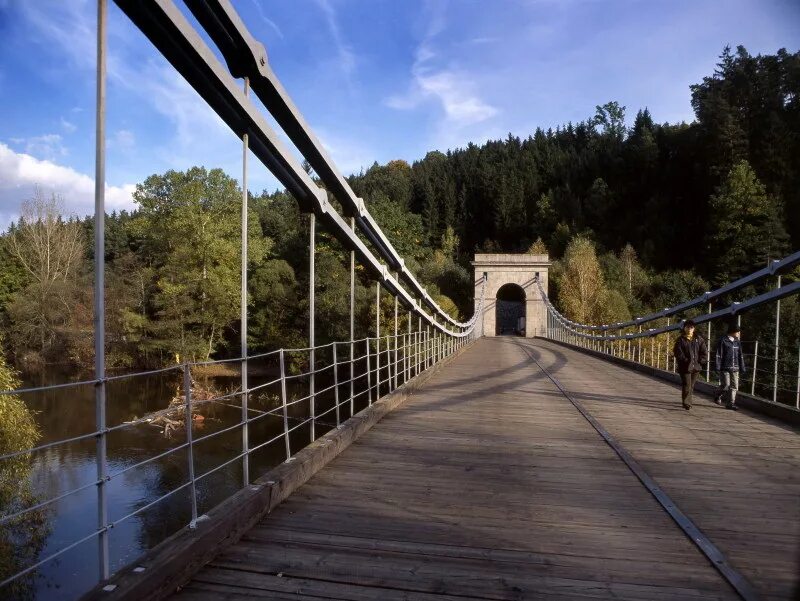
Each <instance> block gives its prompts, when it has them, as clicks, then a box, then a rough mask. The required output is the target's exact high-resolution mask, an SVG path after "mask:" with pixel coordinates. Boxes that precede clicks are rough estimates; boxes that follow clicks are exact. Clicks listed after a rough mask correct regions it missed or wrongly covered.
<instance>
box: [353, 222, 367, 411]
mask: <svg viewBox="0 0 800 601" xmlns="http://www.w3.org/2000/svg"><path fill="white" fill-rule="evenodd" d="M350 229H351V230H353V231H355V229H356V218H355V217H351V218H350ZM355 314H356V253H355V251H353V250H351V251H350V416H351V417H352V416H353V410H354V397H353V386H354V384H353V377H354V375H355V367H354V359H353V357H354V356H355V345H354V343H353V341H354V340H355V331H356V329H355ZM367 347H369V336H368V337H367ZM367 371H369V362H367Z"/></svg>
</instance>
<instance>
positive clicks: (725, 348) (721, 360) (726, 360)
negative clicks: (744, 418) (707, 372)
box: [714, 325, 747, 411]
mask: <svg viewBox="0 0 800 601" xmlns="http://www.w3.org/2000/svg"><path fill="white" fill-rule="evenodd" d="M741 337H742V329H741V328H740V327H739V326H735V325H731V327H729V328H728V333H727V334H726V335H724V336H722V337H720V339H719V341H718V342H717V351H716V357H715V359H716V369H717V373H719V389H718V391H717V394H716V395H715V399H714V400H716V401H717V402H719V400H720V399H721V397H723V396H725V406H726V407H727V408H728V409H731V410H733V411H736V410H737V407H736V392H737V391H738V390H739V376H740V375H742V376H744V374H745V373H746V371H747V369H746V368H745V364H744V355H743V354H742V341H741Z"/></svg>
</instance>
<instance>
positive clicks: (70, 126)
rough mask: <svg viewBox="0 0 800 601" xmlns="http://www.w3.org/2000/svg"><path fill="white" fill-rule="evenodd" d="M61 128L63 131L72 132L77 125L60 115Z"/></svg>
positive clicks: (75, 129)
mask: <svg viewBox="0 0 800 601" xmlns="http://www.w3.org/2000/svg"><path fill="white" fill-rule="evenodd" d="M61 129H63V130H64V132H65V133H68V134H73V133H75V131H77V129H78V126H77V125H75V124H74V123H72V122H70V121H67V120H66V119H64V117H61Z"/></svg>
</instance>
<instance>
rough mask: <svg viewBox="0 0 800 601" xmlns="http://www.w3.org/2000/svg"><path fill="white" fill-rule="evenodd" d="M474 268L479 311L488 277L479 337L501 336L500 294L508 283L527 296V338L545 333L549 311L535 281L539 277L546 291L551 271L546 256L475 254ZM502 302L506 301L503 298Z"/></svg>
mask: <svg viewBox="0 0 800 601" xmlns="http://www.w3.org/2000/svg"><path fill="white" fill-rule="evenodd" d="M472 265H473V267H474V268H475V280H474V281H475V310H476V311H477V310H478V303H479V302H480V298H481V286H482V285H483V276H484V274H485V275H486V291H485V293H484V302H483V314H482V315H481V316H480V317H479V319H478V324H477V328H478V335H481V336H496V335H497V334H498V323H497V314H498V306H497V300H498V293H499V292H500V290H501V288H503V287H504V286H506V285H507V284H514V285H516V286H517V287H518V288H521V289H522V291H523V293H524V303H525V312H524V317H525V324H524V336H526V337H527V338H533V337H534V336H544V335H545V334H546V330H547V309H546V308H545V305H544V302H543V301H542V299H541V295H540V294H539V289H538V287H537V286H536V279H537V278H538V280H539V281H540V282H541V283H542V286H543V287H544V289H545V291H546V292H547V291H548V288H547V284H548V277H547V275H548V269H549V268H550V260H549V257H548V256H547V255H527V254H476V255H475V260H474V261H473V262H472ZM507 290H508V289H507ZM500 300H504V299H503V298H502V296H501V297H500ZM501 312H502V309H501Z"/></svg>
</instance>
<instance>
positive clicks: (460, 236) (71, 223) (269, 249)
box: [0, 47, 800, 374]
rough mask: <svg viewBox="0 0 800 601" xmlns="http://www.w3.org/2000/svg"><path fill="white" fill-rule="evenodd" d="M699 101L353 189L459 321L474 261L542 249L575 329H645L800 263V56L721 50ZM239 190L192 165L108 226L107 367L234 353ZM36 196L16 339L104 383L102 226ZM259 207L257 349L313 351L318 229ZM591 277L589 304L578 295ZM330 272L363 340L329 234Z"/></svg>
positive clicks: (398, 169) (3, 276) (252, 281)
mask: <svg viewBox="0 0 800 601" xmlns="http://www.w3.org/2000/svg"><path fill="white" fill-rule="evenodd" d="M690 93H691V103H692V107H693V110H694V113H695V120H694V121H693V122H692V123H690V124H686V123H675V124H670V123H661V124H660V123H658V122H657V121H656V120H655V118H654V116H653V115H651V114H650V112H649V111H648V109H647V108H645V107H643V108H640V109H639V110H637V112H636V113H635V116H634V118H633V119H632V125H631V126H628V125H626V123H628V121H626V117H627V114H628V109H627V107H625V106H621V105H620V104H619V103H618V102H614V101H611V102H607V103H605V104H602V105H599V106H597V107H596V110H595V112H594V114H593V115H587V118H586V119H585V120H584V121H581V122H580V123H567V124H564V125H563V126H561V127H558V128H556V129H555V130H552V129H548V130H542V129H537V130H536V131H534V132H531V133H530V135H528V136H527V137H525V138H520V137H516V136H513V135H510V134H509V136H508V137H507V138H506V139H503V140H492V141H488V142H486V143H485V144H482V145H476V144H472V143H470V144H468V145H467V146H466V148H457V149H453V150H448V151H447V152H440V151H431V152H429V153H428V154H427V155H426V156H425V157H424V158H421V159H419V160H417V161H414V162H413V163H412V164H409V163H407V162H405V161H403V160H393V161H390V162H388V163H387V164H385V165H379V164H377V163H376V164H374V165H372V166H371V167H370V168H369V169H367V170H366V171H364V172H361V173H358V174H355V175H352V176H350V177H349V178H348V180H349V183H350V185H351V186H352V188H353V190H354V191H355V192H356V194H357V195H359V196H361V197H363V198H364V199H365V201H366V203H367V206H368V207H369V210H370V212H371V213H372V214H373V216H374V217H375V219H376V221H377V222H378V223H379V224H380V225H381V227H382V228H383V231H384V232H385V233H386V235H387V236H388V237H389V238H390V240H391V241H392V243H393V244H394V245H395V247H396V248H397V250H398V251H399V252H400V254H401V255H402V256H404V257H405V258H406V264H407V265H408V266H409V268H410V269H411V270H412V271H413V272H415V274H416V275H417V277H418V279H419V280H420V281H421V282H422V283H423V284H424V285H425V286H427V287H428V289H429V291H430V292H431V293H432V295H433V296H434V297H435V298H436V299H437V300H438V301H439V303H440V304H441V305H443V306H444V307H446V308H448V310H450V311H451V312H452V314H453V315H460V316H462V317H466V316H468V315H469V314H470V313H471V307H472V293H473V290H472V273H471V268H470V265H469V262H470V260H471V259H472V256H473V254H474V253H475V252H528V251H530V252H534V253H538V252H547V253H549V255H550V257H551V259H552V260H553V261H554V264H553V268H552V273H553V276H552V280H551V281H552V289H551V295H552V296H553V297H554V299H555V300H556V302H557V304H558V306H560V308H561V309H562V312H564V313H565V314H566V315H567V316H569V317H571V318H574V319H578V320H581V321H586V322H594V323H598V322H602V323H607V322H609V321H613V320H619V319H625V318H629V317H631V316H633V315H641V314H644V313H646V312H649V311H651V310H655V309H661V308H664V307H667V306H669V305H671V304H674V303H676V302H679V301H681V300H684V299H686V298H689V297H691V296H694V295H697V294H700V293H702V292H704V291H706V290H710V289H711V288H713V287H716V286H718V285H721V284H724V283H725V282H728V281H730V280H732V279H735V278H737V277H739V276H741V275H743V274H746V273H749V272H751V271H753V270H755V269H758V268H760V267H762V266H764V265H765V264H767V262H768V261H770V260H771V259H775V258H780V257H782V256H784V255H786V254H788V253H789V252H791V251H792V249H797V248H800V52H797V53H791V52H788V51H786V50H783V49H781V50H779V51H778V52H777V53H775V54H772V55H758V56H753V55H751V54H749V53H748V52H747V51H746V50H745V49H744V48H742V47H738V48H737V49H735V50H732V49H730V48H725V49H724V51H723V52H722V54H721V56H720V60H719V64H718V67H717V69H716V70H715V72H714V73H712V74H710V75H709V76H707V77H705V78H703V80H702V81H701V82H698V83H697V84H696V85H693V86H691V90H690ZM312 175H313V173H312ZM241 196H242V193H241V190H240V188H239V184H238V182H237V181H236V180H235V179H234V178H232V177H230V176H229V175H227V174H225V173H223V172H222V171H221V170H220V169H214V168H211V169H206V168H204V167H193V168H191V169H188V170H187V171H185V172H177V171H168V172H166V173H163V174H154V175H151V176H150V177H148V178H147V179H145V180H144V181H143V182H142V183H140V184H139V185H138V186H137V188H136V192H135V194H134V201H135V204H136V208H135V209H134V210H132V211H130V212H127V211H123V212H120V213H114V214H111V215H109V216H108V217H107V220H106V236H105V239H106V257H105V258H106V265H107V275H106V306H107V340H106V342H107V348H108V364H109V368H110V369H112V370H132V369H138V368H145V367H155V366H161V365H166V364H169V363H172V362H175V361H181V360H184V359H197V360H205V359H208V358H212V357H214V358H216V357H226V356H235V355H236V354H237V353H238V340H239V325H240V324H239V289H240V260H241V259H240V254H239V253H240V215H241V202H242V200H241ZM21 200H24V202H23V203H22V209H21V218H20V219H19V220H18V221H17V222H16V223H15V224H13V225H12V226H11V227H9V228H8V230H7V231H6V232H4V233H3V234H2V236H0V337H2V340H0V345H2V347H3V352H4V353H5V356H6V360H7V361H8V364H9V365H12V366H14V367H15V368H16V369H17V370H20V371H22V372H23V373H27V374H35V373H37V372H41V371H42V370H44V369H45V367H47V366H55V365H58V366H62V367H64V368H65V371H66V370H69V371H70V372H79V371H81V370H88V369H90V368H91V366H92V361H93V344H92V328H93V326H92V281H93V273H92V243H91V241H92V237H93V220H92V218H76V217H69V216H67V215H64V214H63V201H64V199H60V198H59V197H58V196H57V195H47V194H45V193H43V192H39V193H37V194H36V195H35V197H33V198H29V199H21ZM248 212H249V226H250V227H249V232H248V240H249V252H248V264H249V274H250V275H249V281H248V289H249V331H248V338H249V341H250V348H251V349H252V350H253V351H256V350H261V349H271V348H276V347H279V346H303V345H304V343H305V342H306V340H307V312H308V294H307V290H308V259H307V257H308V217H307V216H306V215H303V214H302V213H301V212H300V210H299V209H298V205H297V203H296V202H295V200H294V199H293V198H292V197H291V196H290V195H289V194H288V193H287V192H285V191H275V192H268V191H263V192H261V193H258V194H256V193H252V194H251V195H250V202H249V207H248ZM587 269H588V270H589V271H590V272H591V281H592V282H593V284H592V287H591V289H590V290H589V291H588V292H587V291H585V290H576V287H575V286H571V285H570V282H571V281H574V277H573V276H574V275H575V274H577V273H584V272H586V270H587ZM317 274H318V275H317V281H316V294H317V313H316V315H317V324H318V325H317V329H318V332H317V340H318V341H321V342H323V343H324V342H326V341H329V340H333V339H338V340H345V339H347V338H348V337H349V329H348V316H349V295H348V286H349V256H348V253H346V252H345V251H344V249H343V248H342V247H341V246H340V245H339V244H338V242H337V241H336V240H335V239H334V238H333V237H332V236H330V235H328V234H326V233H325V232H324V231H322V232H318V234H317ZM797 277H798V274H797V273H795V274H793V275H792V274H790V275H788V276H786V277H785V279H784V281H791V280H792V279H793V278H794V279H796V278H797ZM357 280H358V282H357V287H356V288H357V289H356V298H357V304H356V307H357V316H356V322H357V325H356V336H357V337H359V336H364V335H366V334H367V333H368V332H371V331H372V328H373V327H374V326H373V323H374V308H373V305H372V303H373V302H374V280H372V279H371V278H370V277H368V275H367V274H365V273H363V271H362V270H360V269H359V270H358V278H357ZM386 297H388V295H384V302H385V303H386V304H385V307H384V309H385V312H386V317H387V319H388V318H389V316H390V314H392V307H393V305H392V304H391V300H390V299H389V298H386ZM732 300H736V299H732ZM797 304H798V303H797V300H796V299H794V300H793V299H790V300H788V301H786V302H785V303H784V311H785V315H786V316H787V317H786V325H785V327H784V329H782V337H783V344H786V345H787V348H789V349H795V350H794V351H793V352H795V353H796V349H797V346H798V342H799V341H800V309H798V306H797ZM770 323H771V322H770V320H769V319H767V318H766V317H764V318H763V319H761V320H760V321H759V320H758V319H755V320H754V321H752V323H751V331H753V330H757V331H758V332H760V333H764V334H766V333H767V331H768V329H769V327H771V326H770V325H769V324H770ZM745 338H751V335H750V333H747V335H746V336H745Z"/></svg>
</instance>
